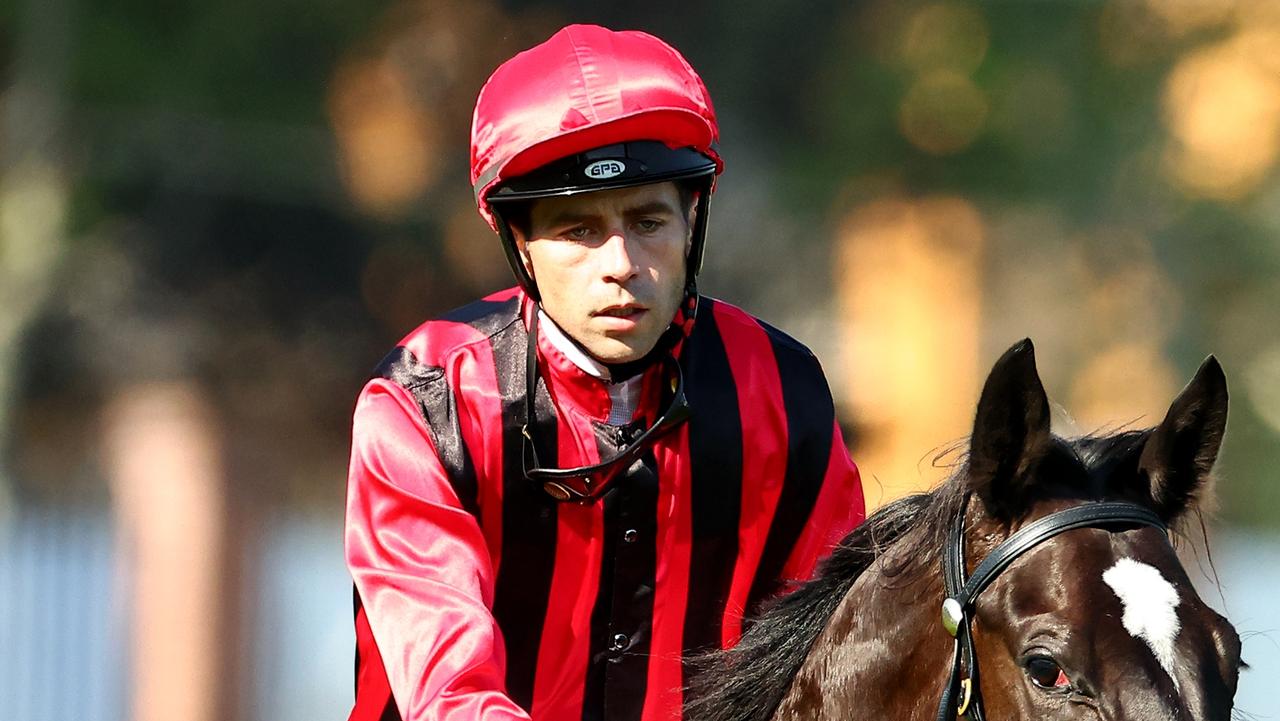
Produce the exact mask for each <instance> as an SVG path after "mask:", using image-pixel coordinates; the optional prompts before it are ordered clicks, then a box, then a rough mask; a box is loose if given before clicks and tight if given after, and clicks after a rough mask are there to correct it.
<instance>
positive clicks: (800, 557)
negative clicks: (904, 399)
mask: <svg viewBox="0 0 1280 721" xmlns="http://www.w3.org/2000/svg"><path fill="white" fill-rule="evenodd" d="M832 425H833V427H832V429H831V455H830V457H829V458H828V459H827V468H826V473H825V475H824V476H823V479H822V489H821V490H820V491H819V492H818V499H817V501H816V502H815V503H814V506H813V510H812V511H810V513H809V519H808V521H806V523H805V527H804V531H803V532H802V533H801V534H800V538H799V539H798V540H797V542H796V545H795V548H794V549H792V551H791V555H790V556H789V557H788V558H787V563H786V565H784V566H783V568H782V576H783V580H784V581H788V582H792V581H805V580H808V579H809V577H810V576H811V575H813V569H814V567H815V566H816V565H817V563H818V561H820V560H822V559H824V558H826V557H827V556H828V555H830V553H831V551H832V549H834V548H835V546H836V544H838V543H840V541H841V540H842V539H843V538H844V537H845V536H847V535H848V534H849V532H850V531H852V530H853V529H854V528H856V527H857V526H858V525H859V524H861V523H862V521H863V520H864V519H865V518H866V515H867V514H866V505H865V500H864V498H863V494H862V479H861V477H860V476H859V474H858V467H857V465H855V464H854V462H853V459H852V458H850V457H849V448H848V447H847V446H846V445H845V443H844V434H843V433H841V432H840V425H839V423H834V424H832Z"/></svg>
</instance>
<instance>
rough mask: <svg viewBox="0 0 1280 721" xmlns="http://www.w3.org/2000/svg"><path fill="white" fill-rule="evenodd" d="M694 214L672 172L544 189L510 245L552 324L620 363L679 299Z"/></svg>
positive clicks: (639, 353) (650, 342) (635, 355)
mask: <svg viewBox="0 0 1280 721" xmlns="http://www.w3.org/2000/svg"><path fill="white" fill-rule="evenodd" d="M692 215H693V210H692V208H686V207H683V205H682V203H681V201H680V193H679V190H678V189H677V187H676V184H675V183H672V182H666V183H656V184H650V185H640V186H636V187H632V188H621V189H618V190H601V191H597V192H594V193H584V194H582V195H574V196H570V197H565V198H544V199H541V200H537V201H534V203H533V205H532V207H531V208H530V213H529V224H528V225H529V228H528V234H527V235H525V233H524V232H522V230H520V229H516V230H515V237H516V245H517V247H518V248H519V249H520V253H521V256H522V257H523V259H524V263H525V267H526V268H527V269H528V271H529V274H530V275H531V276H532V277H533V279H534V282H535V283H537V285H538V292H539V293H540V294H541V295H542V309H543V310H544V311H545V312H546V313H547V315H548V316H550V317H551V319H552V320H554V321H555V323H556V325H558V326H560V328H561V329H562V330H563V331H564V332H565V333H568V334H569V336H570V337H571V338H573V339H574V340H575V341H577V342H578V344H579V345H581V346H582V347H583V348H585V349H586V351H587V352H588V353H590V354H591V355H592V356H594V357H595V358H596V359H597V360H599V361H601V362H604V363H626V362H629V361H634V360H639V359H640V358H642V357H644V355H645V354H646V353H648V352H649V351H650V350H652V349H653V347H654V345H655V344H656V343H657V342H658V338H659V337H660V336H661V335H662V333H663V331H665V330H666V329H667V326H668V325H670V323H671V319H672V318H673V317H674V316H675V313H676V309H677V308H678V307H679V305H680V300H681V298H682V297H683V292H684V280H685V257H686V256H687V255H688V253H689V246H690V243H691V241H692V236H691V232H690V228H692V225H693V217H692Z"/></svg>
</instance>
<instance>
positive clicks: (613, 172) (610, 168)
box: [582, 160, 627, 180]
mask: <svg viewBox="0 0 1280 721" xmlns="http://www.w3.org/2000/svg"><path fill="white" fill-rule="evenodd" d="M625 172H627V166H626V164H625V163H623V162H622V161H621V160H597V161H596V162H594V163H592V164H590V165H588V166H587V167H585V168H583V169H582V173H583V174H584V175H586V176H587V177H588V178H591V179H592V180H608V179H609V178H616V177H618V176H619V175H622V174H623V173H625Z"/></svg>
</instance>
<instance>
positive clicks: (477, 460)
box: [346, 290, 863, 721]
mask: <svg viewBox="0 0 1280 721" xmlns="http://www.w3.org/2000/svg"><path fill="white" fill-rule="evenodd" d="M529 305H530V304H529V303H528V301H527V299H526V298H525V297H524V296H523V295H522V294H520V293H519V292H517V291H515V290H510V291H504V292H503V293H499V294H496V295H494V296H490V297H489V298H486V299H484V300H481V301H478V302H477V303H474V304H472V305H469V306H466V307H464V308H462V309H459V310H458V311H455V312H454V313H452V314H450V315H448V316H446V317H445V318H444V319H441V320H437V321H431V322H428V323H426V324H424V325H423V326H421V327H420V328H418V329H417V330H416V331H414V332H413V333H411V334H410V335H409V336H408V337H407V338H405V339H404V341H403V342H402V343H401V345H400V346H399V347H397V348H396V349H395V351H393V352H392V353H391V354H390V355H389V356H388V357H387V358H386V359H385V360H384V361H383V363H382V365H381V366H380V368H379V371H378V377H376V378H374V379H373V380H372V381H370V382H369V384H368V385H367V386H366V387H365V389H364V391H363V392H362V393H361V395H360V399H359V401H358V403H357V405H356V411H355V422H354V431H353V444H352V454H351V469H350V477H349V483H348V496H347V518H346V556H347V563H348V566H349V568H350V570H351V574H352V577H353V578H354V580H355V591H356V596H355V608H356V638H357V658H356V703H355V708H354V710H353V711H352V714H351V719H352V721H375V720H380V719H454V720H460V719H466V720H468V721H470V720H472V719H479V718H483V719H524V718H530V717H532V718H534V719H548V720H555V721H561V720H564V719H573V720H577V719H583V720H588V719H609V720H610V721H615V720H621V721H626V720H631V719H634V720H636V721H656V720H659V719H663V720H666V719H677V718H679V713H680V712H679V709H680V705H681V700H682V699H681V690H680V689H681V687H682V686H683V685H684V683H685V667H684V664H683V658H684V657H685V654H686V653H687V652H689V651H692V650H698V649H704V648H707V647H720V646H724V645H726V644H732V643H734V642H735V641H736V639H737V638H738V636H739V634H740V632H741V625H742V617H743V614H744V613H749V612H750V611H751V610H752V609H754V608H755V607H756V606H757V605H758V604H759V603H760V602H761V601H762V600H763V599H765V598H767V597H769V596H770V595H771V594H774V593H776V592H777V591H778V590H779V589H780V588H781V586H782V584H783V583H785V582H787V581H790V580H796V579H802V578H805V577H807V576H808V574H809V573H810V572H811V571H812V569H813V566H814V564H815V563H816V561H817V559H818V558H819V557H820V556H822V555H824V553H825V552H826V551H827V550H828V549H829V548H830V547H831V546H832V545H833V544H834V543H835V542H836V541H838V540H839V539H840V538H841V537H842V536H843V535H844V534H845V533H847V532H848V531H849V530H850V529H851V528H853V527H854V526H855V525H857V524H858V523H859V522H861V520H862V518H863V500H862V489H861V485H860V482H859V480H858V473H857V470H856V468H855V467H854V465H853V463H852V462H851V461H850V460H849V456H848V453H847V451H846V449H845V446H844V442H843V440H842V438H841V436H840V431H839V427H838V426H837V425H836V422H835V416H834V410H833V406H832V400H831V394H830V392H829V390H828V388H827V383H826V379H825V378H824V376H823V374H822V370H821V368H820V367H819V365H818V362H817V360H816V359H815V358H814V356H813V355H812V354H811V353H810V352H809V351H808V350H807V349H806V348H804V347H803V346H801V345H800V344H799V343H797V342H796V341H794V340H792V339H790V338H789V337H787V336H786V335H784V334H783V333H781V332H780V331H778V330H776V329H774V328H771V327H769V326H768V325H766V324H764V323H762V322H760V321H759V320H756V319H755V318H752V317H751V316H749V315H747V314H746V313H744V312H743V311H741V310H739V309H737V308H734V307H733V306H730V305H728V304H726V303H721V302H719V301H715V300H711V299H706V298H704V299H702V300H701V302H700V303H699V304H698V311H697V317H696V319H694V322H693V323H692V324H686V327H689V328H690V330H689V331H688V333H689V334H688V336H687V338H686V339H685V340H684V342H683V343H681V344H679V345H678V346H677V349H676V352H678V353H679V361H680V363H681V366H682V368H683V370H684V375H685V385H686V393H687V396H688V400H689V404H690V406H691V407H692V410H693V416H692V418H691V419H690V420H689V422H687V423H685V424H684V425H682V426H680V427H679V428H677V429H676V430H675V431H672V432H670V433H668V434H667V435H665V436H663V437H662V438H661V439H660V440H659V441H658V442H657V443H656V444H655V445H654V446H653V447H652V448H650V449H649V450H648V451H647V452H646V453H645V454H644V455H643V456H642V457H641V458H640V459H639V460H638V461H636V462H635V463H634V464H632V466H631V467H629V468H627V469H625V470H624V471H622V475H621V476H620V477H619V478H617V479H616V480H614V482H613V485H612V490H611V491H610V492H609V493H608V494H606V495H605V496H604V497H603V498H601V499H598V500H597V501H596V502H594V503H592V504H589V505H582V504H575V503H558V502H557V501H555V500H553V499H552V498H551V497H550V496H548V495H547V494H546V493H544V492H543V490H542V489H541V487H540V486H538V485H537V484H535V483H533V482H531V481H529V480H528V479H526V478H525V477H524V475H523V468H522V459H521V436H520V424H521V423H522V421H523V417H524V413H523V403H524V398H523V394H524V393H525V390H524V388H525V385H524V366H525V355H524V354H525V349H526V341H527V335H526V330H525V329H526V327H527V325H526V323H527V318H528V315H529V312H530V307H529ZM538 348H539V353H540V361H539V369H540V377H539V379H538V382H537V385H536V392H535V403H534V407H535V419H534V429H533V434H532V435H533V437H534V438H535V439H536V442H537V444H538V448H537V452H538V459H539V461H540V462H541V463H542V464H543V465H545V466H561V467H568V466H583V465H590V464H594V463H597V462H599V461H600V460H601V459H602V458H608V457H610V456H611V455H612V454H613V453H615V452H616V451H617V450H618V449H619V448H620V447H622V446H625V445H626V442H627V441H628V440H629V438H630V437H631V436H632V435H633V434H634V433H635V432H636V431H637V430H638V429H639V428H642V427H646V426H647V424H650V423H652V422H653V420H654V416H655V415H656V414H657V413H658V412H659V411H660V408H659V405H660V403H659V401H660V400H661V389H660V387H659V386H660V384H661V381H662V379H661V378H660V377H659V376H660V372H659V370H658V369H657V368H656V365H655V369H654V370H652V371H651V372H647V373H646V374H645V375H644V376H643V381H642V391H641V398H642V402H641V403H640V407H639V408H638V409H637V411H636V415H635V417H634V418H633V422H632V424H631V425H629V426H622V427H616V426H608V425H606V424H605V422H604V421H605V420H606V419H607V418H608V417H609V410H610V409H609V402H610V401H609V393H608V388H607V386H606V385H605V384H604V383H603V382H601V381H599V380H597V379H595V378H593V377H591V376H589V375H587V374H586V373H585V372H583V371H582V370H580V369H579V368H578V367H577V366H575V365H574V364H573V363H572V362H571V361H570V360H569V359H567V358H565V357H564V356H563V354H561V353H560V352H559V351H558V350H556V348H555V347H554V346H553V345H552V344H550V343H549V342H546V341H545V339H544V338H539V343H538Z"/></svg>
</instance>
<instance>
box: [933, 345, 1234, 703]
mask: <svg viewBox="0 0 1280 721" xmlns="http://www.w3.org/2000/svg"><path fill="white" fill-rule="evenodd" d="M1226 416H1227V387H1226V378H1225V377H1224V375H1223V372H1222V368H1221V367H1220V366H1219V365H1218V362H1217V361H1216V360H1215V359H1214V358H1212V357H1210V358H1209V359H1208V360H1206V361H1205V362H1204V364H1203V365H1202V366H1201V367H1200V370H1199V371H1198V372H1197V373H1196V375H1195V378H1193V379H1192V380H1191V382H1190V383H1189V384H1188V385H1187V387H1186V388H1185V389H1184V390H1183V391H1182V393H1181V394H1180V395H1179V396H1178V397H1177V399H1175V400H1174V401H1173V404H1172V405H1171V407H1170V408H1169V411H1168V414H1167V415H1166V416H1165V418H1164V420H1163V421H1162V422H1161V423H1160V424H1159V425H1158V426H1156V427H1155V428H1153V429H1150V430H1146V431H1133V432H1126V433H1119V434H1113V435H1107V436H1093V437H1087V438H1083V439H1075V440H1065V439H1062V438H1059V437H1057V436H1055V435H1053V434H1052V433H1051V432H1050V430H1049V404H1048V401H1047V399H1046V397H1045V391H1044V388H1043V386H1042V384H1041V382H1040V378H1039V375H1038V374H1037V372H1036V367H1035V357H1034V351H1033V349H1032V346H1031V343H1030V341H1023V342H1022V343H1019V344H1018V345H1015V346H1014V347H1013V348H1011V349H1009V351H1008V352H1006V353H1005V354H1004V356H1003V357H1001V358H1000V360H999V361H998V362H997V363H996V364H995V367H994V368H993V369H992V371H991V374H990V376H989V377H988V378H987V382H986V385H985V387H984V388H983V392H982V397H981V400H980V401H979V404H978V411H977V414H976V418H975V421H974V429H973V437H972V441H971V445H970V451H969V457H968V463H967V467H966V469H965V471H964V473H963V474H962V475H961V476H960V477H959V478H958V479H957V480H958V481H959V482H960V483H962V484H963V485H964V490H965V491H966V492H967V493H968V494H969V495H970V496H972V498H973V499H975V501H976V502H972V503H970V504H969V509H968V513H967V519H966V526H967V531H966V545H967V547H968V548H967V550H966V553H967V556H968V559H969V564H970V569H971V570H972V566H973V565H975V564H976V563H977V562H979V561H981V560H982V558H983V557H984V556H985V555H986V554H987V553H989V552H990V551H991V550H992V549H993V548H995V547H996V546H997V545H998V544H999V543H1000V542H1001V541H1002V540H1004V539H1005V538H1007V537H1008V536H1009V535H1010V534H1011V533H1014V532H1016V531H1017V530H1018V529H1020V528H1023V527H1025V526H1027V525H1028V524H1030V523H1033V522H1035V521H1036V520H1037V519H1040V518H1043V517H1046V516H1048V515H1050V514H1053V513H1055V512H1058V511H1062V510H1064V509H1067V508H1070V507H1074V506H1079V505H1081V504H1083V503H1087V502H1093V501H1097V500H1123V501H1128V502H1131V503H1135V504H1138V505H1141V506H1144V507H1146V508H1149V509H1151V510H1153V511H1155V513H1156V514H1157V515H1158V516H1159V518H1160V519H1162V520H1163V521H1164V522H1165V523H1166V524H1168V525H1170V526H1173V525H1174V524H1175V523H1177V522H1178V521H1179V520H1183V519H1185V518H1186V517H1187V516H1188V515H1191V514H1194V512H1195V511H1196V504H1197V502H1198V500H1199V499H1200V498H1201V497H1202V496H1203V495H1204V493H1205V490H1206V486H1207V484H1208V482H1209V474H1210V470H1211V468H1212V467H1213V464H1214V461H1215V459H1216V458H1217V455H1218V449H1219V447H1220V445H1221V442H1222V436H1223V431H1224V428H1225V425H1226ZM973 617H974V622H973V629H974V631H973V637H974V640H975V647H976V652H977V657H978V659H979V664H980V669H981V677H980V685H981V689H982V695H983V698H984V702H985V708H986V714H987V716H988V717H989V718H993V719H995V718H1036V719H1045V718H1064V719H1065V718H1081V719H1084V718H1089V719H1092V718H1099V717H1100V718H1103V719H1188V720H1191V719H1196V720H1204V721H1216V720H1219V719H1227V718H1229V716H1230V711H1231V706H1232V698H1233V696H1234V695H1235V689H1236V681H1237V676H1238V672H1239V668H1240V665H1241V663H1240V640H1239V637H1238V636H1237V634H1236V632H1235V630H1234V629H1233V628H1232V626H1231V624H1229V623H1228V622H1227V620H1226V619H1224V618H1223V617H1222V616H1220V615H1218V614H1217V613H1215V612H1214V611H1213V610H1211V609H1210V608H1209V607H1208V606H1206V605H1205V604H1204V603H1203V602H1202V601H1201V600H1200V597H1199V596H1198V595H1197V593H1196V591H1195V589H1194V588H1193V587H1192V584H1191V581H1190V580H1189V579H1188V577H1187V574H1186V572H1185V571H1184V570H1183V568H1182V564H1181V563H1180V562H1179V559H1178V557H1177V555H1176V554H1175V552H1174V549H1173V547H1172V546H1171V545H1170V542H1169V540H1168V537H1167V536H1166V534H1165V533H1164V532H1163V531H1162V530H1161V529H1158V528H1153V527H1151V526H1147V525H1130V526H1125V527H1123V528H1105V529H1104V528H1079V529H1076V530H1072V531H1070V532H1069V533H1063V534H1061V535H1059V536H1056V537H1054V538H1052V539H1050V540H1047V541H1044V542H1043V543H1040V544H1039V545H1037V546H1036V547H1034V548H1033V549H1032V550H1029V551H1027V552H1026V553H1025V554H1024V555H1022V556H1020V557H1019V558H1018V559H1017V560H1016V561H1015V562H1014V563H1012V564H1011V565H1010V566H1009V567H1008V569H1007V570H1005V571H1004V572H1003V573H1002V574H1001V575H1000V576H999V577H998V578H996V579H995V580H994V581H993V582H992V583H991V585H990V587H989V589H988V590H987V591H986V592H985V594H984V595H983V596H982V597H981V598H980V599H979V600H978V602H977V603H976V606H975V610H974V613H973Z"/></svg>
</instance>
